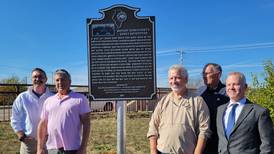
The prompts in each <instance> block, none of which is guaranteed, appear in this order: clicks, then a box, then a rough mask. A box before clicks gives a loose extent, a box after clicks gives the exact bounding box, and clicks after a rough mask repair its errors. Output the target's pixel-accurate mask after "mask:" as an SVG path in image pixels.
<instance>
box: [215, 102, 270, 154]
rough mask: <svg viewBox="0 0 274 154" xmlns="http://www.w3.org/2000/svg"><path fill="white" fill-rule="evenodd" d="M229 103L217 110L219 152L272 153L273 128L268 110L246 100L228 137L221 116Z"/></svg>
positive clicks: (222, 153)
mask: <svg viewBox="0 0 274 154" xmlns="http://www.w3.org/2000/svg"><path fill="white" fill-rule="evenodd" d="M228 104H229V103H227V104H224V105H221V106H220V107H219V108H218V111H217V119H216V122H217V132H218V136H219V148H218V152H219V153H220V154H259V153H261V154H274V130H273V123H272V120H271V118H270V116H269V111H268V110H267V109H266V108H264V107H261V106H259V105H258V104H253V103H252V102H250V101H249V100H247V101H246V104H245V105H244V107H243V109H242V111H241V113H240V115H239V118H238V120H237V121H236V124H235V126H234V128H233V129H232V132H231V135H230V138H229V139H227V138H226V136H225V129H224V125H223V116H224V113H225V111H226V107H227V105H228Z"/></svg>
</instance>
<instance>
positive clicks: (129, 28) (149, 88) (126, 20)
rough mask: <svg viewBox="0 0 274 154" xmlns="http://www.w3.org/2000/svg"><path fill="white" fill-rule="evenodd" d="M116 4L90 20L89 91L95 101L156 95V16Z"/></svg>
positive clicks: (150, 97)
mask: <svg viewBox="0 0 274 154" xmlns="http://www.w3.org/2000/svg"><path fill="white" fill-rule="evenodd" d="M139 10H140V9H139V8H133V7H129V6H126V5H114V6H112V7H110V8H106V9H102V10H100V13H102V14H103V18H102V19H87V28H88V61H89V94H90V96H91V97H92V98H93V99H94V100H129V99H152V98H153V97H154V96H155V95H156V73H155V68H156V67H155V17H154V16H148V17H147V16H146V17H139V16H137V12H139Z"/></svg>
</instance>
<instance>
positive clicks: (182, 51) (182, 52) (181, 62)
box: [177, 49, 185, 65]
mask: <svg viewBox="0 0 274 154" xmlns="http://www.w3.org/2000/svg"><path fill="white" fill-rule="evenodd" d="M177 52H178V53H179V54H180V64H181V65H183V60H184V59H183V55H184V54H185V52H184V50H183V49H179V50H178V51H177Z"/></svg>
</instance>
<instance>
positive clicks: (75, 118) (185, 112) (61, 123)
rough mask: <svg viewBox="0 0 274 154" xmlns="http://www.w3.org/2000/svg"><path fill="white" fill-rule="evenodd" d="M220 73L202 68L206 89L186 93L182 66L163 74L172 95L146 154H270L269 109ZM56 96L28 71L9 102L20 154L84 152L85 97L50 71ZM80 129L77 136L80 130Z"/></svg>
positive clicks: (235, 78)
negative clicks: (26, 81) (28, 79)
mask: <svg viewBox="0 0 274 154" xmlns="http://www.w3.org/2000/svg"><path fill="white" fill-rule="evenodd" d="M221 75H222V68H221V66H220V65H218V64H215V63H208V64H206V65H205V66H204V68H203V72H202V76H203V80H204V84H205V86H202V87H201V88H199V89H198V90H197V92H195V93H193V92H191V91H189V90H188V89H187V86H186V85H187V82H188V72H187V70H186V69H185V68H184V67H183V66H181V65H173V66H171V67H170V69H169V71H168V82H169V86H170V88H171V90H172V91H171V92H170V93H169V94H167V95H165V96H163V97H162V98H161V100H160V101H159V102H158V104H157V106H156V108H155V110H154V112H153V114H152V117H151V120H150V123H149V130H148V133H147V137H148V138H149V142H150V151H151V154H165V153H174V154H202V153H204V154H217V153H219V154H240V153H248V154H258V153H264V154H273V153H274V130H273V123H272V120H271V118H270V115H269V111H268V109H266V108H264V107H261V106H259V105H258V104H254V103H252V102H250V101H249V100H248V99H247V98H246V96H245V92H246V89H247V84H246V79H245V76H244V75H243V74H242V73H240V72H231V73H230V74H229V75H228V77H227V79H226V85H224V84H223V83H222V82H221V80H220V78H221ZM54 77H55V85H56V87H55V88H56V91H57V93H56V94H52V93H51V92H50V91H49V90H48V88H47V87H46V82H47V76H46V73H45V71H43V70H42V69H41V68H35V69H33V70H32V84H33V86H32V87H30V88H29V89H28V90H27V91H25V92H23V93H21V94H20V95H19V96H18V97H17V98H16V100H15V101H14V103H13V107H12V117H11V126H12V128H13V129H14V131H15V133H16V134H17V136H18V139H19V140H20V141H21V147H20V153H21V154H25V153H37V154H46V153H48V154H76V153H77V154H82V153H86V147H87V142H88V138H89V133H90V117H89V113H90V111H91V110H90V108H89V105H88V100H87V98H86V97H85V96H84V95H82V94H79V93H76V92H73V91H72V90H71V89H70V85H71V76H70V74H69V73H68V72H67V71H66V70H64V69H58V70H56V72H55V76H54ZM79 130H81V131H79Z"/></svg>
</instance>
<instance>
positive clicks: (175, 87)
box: [170, 85, 183, 93]
mask: <svg viewBox="0 0 274 154" xmlns="http://www.w3.org/2000/svg"><path fill="white" fill-rule="evenodd" d="M170 88H171V89H172V91H173V92H176V93H177V92H180V91H182V89H183V87H182V86H178V85H172V86H170Z"/></svg>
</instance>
